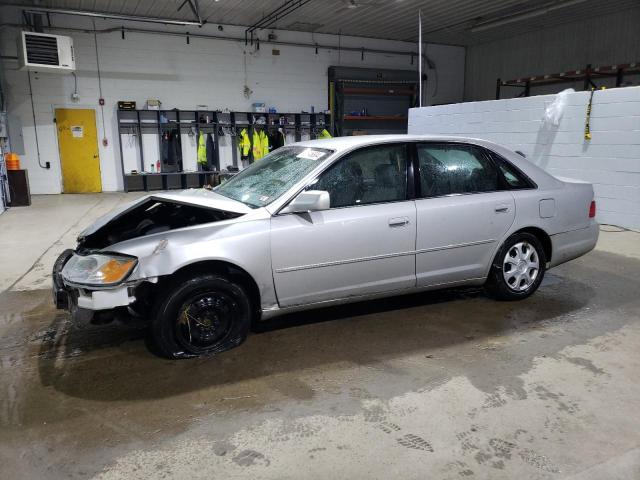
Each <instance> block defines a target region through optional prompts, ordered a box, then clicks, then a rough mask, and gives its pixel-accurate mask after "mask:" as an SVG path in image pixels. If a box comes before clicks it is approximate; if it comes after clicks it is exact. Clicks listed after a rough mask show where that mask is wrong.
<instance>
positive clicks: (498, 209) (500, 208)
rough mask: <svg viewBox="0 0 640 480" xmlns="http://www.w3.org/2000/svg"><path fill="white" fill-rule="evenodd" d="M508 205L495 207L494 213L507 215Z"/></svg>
mask: <svg viewBox="0 0 640 480" xmlns="http://www.w3.org/2000/svg"><path fill="white" fill-rule="evenodd" d="M509 207H510V205H505V204H502V205H496V209H495V210H496V213H507V212H508V211H509Z"/></svg>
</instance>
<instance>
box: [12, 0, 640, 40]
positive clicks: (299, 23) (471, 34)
mask: <svg viewBox="0 0 640 480" xmlns="http://www.w3.org/2000/svg"><path fill="white" fill-rule="evenodd" d="M181 3H182V0H40V1H38V0H21V1H13V2H12V4H16V5H17V4H19V5H25V6H37V7H51V8H65V9H78V10H88V11H94V12H96V11H98V12H107V13H116V14H127V15H140V16H150V17H162V18H171V19H177V20H193V19H194V16H193V13H192V12H191V10H190V9H189V8H188V7H187V6H185V7H183V8H182V9H181V10H180V11H177V9H178V6H179V5H180V4H181ZM283 3H285V0H243V1H238V0H217V1H216V0H199V6H200V15H201V17H202V18H203V19H206V20H207V22H209V23H220V24H227V25H252V24H254V23H256V22H258V21H259V20H260V19H261V18H262V17H263V16H264V15H266V14H268V13H269V12H271V11H273V10H274V9H276V8H278V7H280V6H281V5H282V4H283ZM549 6H552V7H553V8H555V9H552V11H549V12H547V13H541V12H540V9H541V7H549ZM556 7H557V8H556ZM634 7H636V8H637V7H638V0H617V1H615V2H603V1H602V0H483V1H481V2H479V1H476V0H312V1H310V2H309V3H307V4H306V5H304V6H303V7H302V8H300V9H298V10H296V11H294V12H293V13H291V14H290V15H288V16H286V17H285V18H283V19H281V20H280V21H278V22H277V23H275V24H274V25H273V28H279V29H284V30H296V31H305V32H318V33H334V34H335V33H342V34H343V35H357V36H364V37H373V38H386V39H393V40H405V41H411V42H414V41H416V40H417V37H418V28H417V11H418V9H419V8H421V9H422V12H423V33H424V38H425V41H430V42H439V43H448V44H457V45H474V44H478V43H483V42H487V41H490V40H494V39H498V38H506V37H510V36H513V35H517V34H520V33H525V32H529V31H533V30H540V29H544V28H547V27H552V26H557V25H561V24H563V23H568V22H572V21H576V20H582V19H588V18H592V17H600V16H602V15H606V14H608V13H613V12H616V11H620V10H623V9H630V8H634ZM523 13H526V14H525V15H523ZM514 16H518V17H519V18H515V19H514V18H513V17H514ZM525 17H526V18H525ZM505 20H506V23H505V22H504V21H505ZM494 21H495V22H496V23H498V24H497V25H495V26H491V25H490V26H489V27H490V28H487V29H483V30H482V31H477V29H475V30H476V31H471V29H472V28H473V27H474V26H477V25H479V24H482V23H485V22H494Z"/></svg>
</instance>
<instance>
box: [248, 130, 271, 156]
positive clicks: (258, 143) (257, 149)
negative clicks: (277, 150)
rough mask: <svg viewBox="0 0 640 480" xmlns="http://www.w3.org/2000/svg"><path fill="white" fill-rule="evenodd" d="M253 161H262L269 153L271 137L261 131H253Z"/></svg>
mask: <svg viewBox="0 0 640 480" xmlns="http://www.w3.org/2000/svg"><path fill="white" fill-rule="evenodd" d="M252 151H253V160H254V161H256V160H260V159H261V158H262V157H264V156H265V155H266V154H268V153H269V137H267V134H266V133H265V132H264V131H263V130H260V131H259V132H258V131H257V130H254V131H253V149H252Z"/></svg>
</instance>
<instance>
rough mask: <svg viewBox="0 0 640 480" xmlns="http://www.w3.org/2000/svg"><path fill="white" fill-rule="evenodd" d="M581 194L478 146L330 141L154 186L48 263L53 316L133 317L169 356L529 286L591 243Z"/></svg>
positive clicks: (405, 138) (497, 150)
mask: <svg viewBox="0 0 640 480" xmlns="http://www.w3.org/2000/svg"><path fill="white" fill-rule="evenodd" d="M594 217H595V202H594V195H593V187H592V186H591V185H590V184H588V183H583V182H577V181H570V180H566V179H565V180H561V179H558V178H555V177H553V176H551V175H549V174H548V173H546V172H544V171H543V170H541V169H539V168H538V167H536V166H535V165H533V164H531V163H530V162H528V161H527V160H526V159H524V158H523V157H522V156H520V155H518V154H516V153H514V152H511V151H510V150H508V149H506V148H504V147H501V146H499V145H495V144H492V143H490V142H486V141H482V140H476V139H468V138H458V137H455V138H451V137H432V136H409V135H387V136H364V137H343V138H334V139H329V140H315V141H309V142H302V143H297V144H294V145H290V146H286V147H283V148H280V149H278V150H275V151H274V152H272V153H270V154H269V155H268V156H266V157H265V158H263V159H262V160H260V161H257V162H255V163H253V164H252V165H251V166H250V167H248V168H247V169H245V170H244V171H242V172H241V173H240V174H238V175H236V176H235V177H233V178H232V179H231V180H229V181H227V182H226V183H224V184H222V185H220V186H219V187H217V188H216V189H214V190H213V191H209V190H204V189H200V190H186V191H179V192H175V193H158V194H153V195H150V196H148V197H145V198H142V199H140V200H138V201H136V202H134V203H132V204H130V205H127V206H126V207H124V208H122V209H121V210H119V211H116V212H113V213H111V214H110V215H109V216H107V217H104V218H102V219H100V220H98V221H97V222H96V223H94V224H93V225H92V226H90V227H89V228H87V229H86V230H85V231H84V232H83V233H82V234H81V235H80V237H79V238H78V245H77V248H76V249H75V250H68V251H66V252H65V253H63V254H62V255H61V256H60V258H59V259H58V261H57V262H56V265H55V267H54V272H53V273H54V275H53V279H54V298H55V302H56V304H57V306H58V308H63V309H68V310H70V311H72V312H73V314H74V315H75V316H77V317H87V318H92V319H93V320H94V321H102V322H104V321H108V320H111V319H113V318H121V319H127V318H131V316H134V317H139V318H142V319H146V320H147V321H148V322H149V332H150V334H151V336H152V338H153V340H154V342H155V344H156V345H157V347H158V350H159V351H160V352H161V353H162V354H164V355H166V356H168V357H171V358H181V357H192V356H198V355H203V354H210V353H217V352H221V351H224V350H227V349H229V348H232V347H234V346H237V345H239V344H240V343H242V342H243V341H244V339H245V338H246V336H247V334H248V332H249V329H250V326H251V324H252V322H258V321H261V320H265V319H269V318H271V317H274V316H276V315H280V314H283V313H287V312H291V311H295V310H303V309H310V308H317V307H321V306H326V305H334V304H337V303H346V302H356V301H361V300H365V299H370V298H376V297H384V296H392V295H400V294H406V293H411V292H417V291H425V290H431V289H438V288H449V287H457V286H471V285H485V286H486V290H487V292H488V293H489V294H490V295H492V296H493V297H495V298H496V299H500V300H519V299H523V298H526V297H528V296H529V295H531V294H532V293H533V292H535V291H536V289H537V288H538V286H539V285H540V282H541V281H542V279H543V276H544V273H545V270H547V269H548V268H551V267H554V266H556V265H559V264H561V263H563V262H566V261H568V260H571V259H574V258H576V257H579V256H581V255H584V254H585V253H587V252H589V251H590V250H592V249H593V248H594V246H595V244H596V241H597V239H598V225H597V223H596V221H595V218H594Z"/></svg>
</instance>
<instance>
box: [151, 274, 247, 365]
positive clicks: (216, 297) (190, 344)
mask: <svg viewBox="0 0 640 480" xmlns="http://www.w3.org/2000/svg"><path fill="white" fill-rule="evenodd" d="M161 298H163V300H162V301H161V302H160V304H159V305H158V306H157V307H156V311H155V313H154V315H153V320H152V324H151V333H152V337H153V338H152V339H153V341H154V344H155V345H156V347H157V349H158V350H159V353H160V354H162V355H163V356H166V357H169V358H189V357H195V356H201V355H210V354H214V353H220V352H223V351H225V350H229V349H230V348H233V347H235V346H238V345H240V344H241V343H242V342H243V341H244V340H245V338H246V336H247V334H248V332H249V327H250V325H251V311H252V309H251V305H250V301H249V297H248V295H247V294H246V292H245V291H244V289H243V287H242V286H241V285H238V284H236V283H234V282H231V281H230V280H228V279H226V278H224V277H220V276H217V275H198V276H195V277H193V278H189V279H186V280H185V279H181V280H180V281H176V282H175V286H173V287H171V286H170V287H168V288H167V291H166V295H164V296H162V297H161Z"/></svg>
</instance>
